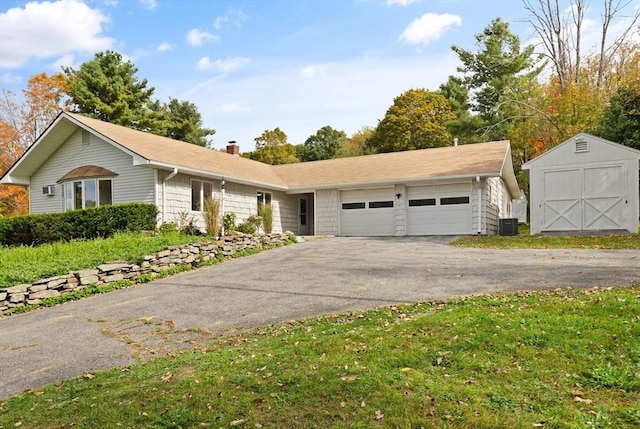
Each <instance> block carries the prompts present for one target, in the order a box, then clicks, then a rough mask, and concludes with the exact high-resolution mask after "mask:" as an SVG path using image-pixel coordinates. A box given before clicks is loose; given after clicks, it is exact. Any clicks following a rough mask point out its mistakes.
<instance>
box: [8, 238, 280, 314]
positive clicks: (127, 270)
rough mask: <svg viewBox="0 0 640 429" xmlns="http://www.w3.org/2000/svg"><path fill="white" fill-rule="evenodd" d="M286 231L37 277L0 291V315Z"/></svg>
mask: <svg viewBox="0 0 640 429" xmlns="http://www.w3.org/2000/svg"><path fill="white" fill-rule="evenodd" d="M290 236H291V235H290V234H269V235H248V234H242V233H235V234H234V235H231V236H228V237H222V238H221V239H220V240H218V241H209V242H202V243H194V244H187V245H182V246H170V247H167V248H166V249H164V250H162V251H160V252H157V253H154V254H151V255H147V256H145V257H144V261H143V262H142V263H141V264H140V265H137V264H130V263H121V262H113V263H108V264H102V265H99V266H97V267H96V268H92V269H86V270H79V271H72V272H70V273H68V274H66V275H62V276H56V277H50V278H47V279H41V280H38V281H36V282H34V283H28V284H22V285H17V286H12V287H9V288H6V289H4V290H0V314H4V313H6V312H7V311H8V310H10V309H12V308H14V307H22V306H25V305H27V304H40V303H41V302H42V300H43V299H45V298H51V297H54V296H60V295H63V294H65V293H70V292H73V291H76V290H79V289H82V288H84V287H86V286H88V285H104V284H107V283H111V282H115V281H118V280H129V281H132V282H136V280H137V279H138V278H139V277H140V276H142V275H144V274H149V273H151V274H154V273H159V272H161V271H165V270H168V269H169V268H171V267H174V266H177V265H191V266H197V265H199V264H200V263H201V262H207V261H210V260H212V259H216V258H219V257H220V255H221V256H223V257H229V256H231V255H233V254H234V253H236V252H241V251H243V250H247V249H257V248H259V249H263V248H270V247H275V246H281V245H283V244H284V243H285V242H286V241H287V240H288V239H289V237H290Z"/></svg>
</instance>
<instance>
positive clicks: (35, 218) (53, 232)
mask: <svg viewBox="0 0 640 429" xmlns="http://www.w3.org/2000/svg"><path fill="white" fill-rule="evenodd" d="M157 216H158V209H157V207H156V206H155V205H153V204H143V203H129V204H120V205H109V206H101V207H92V208H89V209H85V210H73V211H68V212H64V213H42V214H32V215H26V216H15V217H8V218H1V219H0V244H2V245H5V246H13V245H20V244H22V245H27V246H31V245H38V244H43V243H53V242H56V241H69V240H73V239H87V240H91V239H94V238H98V237H110V236H112V235H113V234H115V233H116V232H124V231H145V230H153V229H154V228H155V227H156V219H157Z"/></svg>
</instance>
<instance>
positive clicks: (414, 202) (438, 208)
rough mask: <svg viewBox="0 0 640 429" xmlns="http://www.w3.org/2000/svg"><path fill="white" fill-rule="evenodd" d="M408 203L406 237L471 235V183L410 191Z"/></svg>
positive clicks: (417, 187) (419, 187)
mask: <svg viewBox="0 0 640 429" xmlns="http://www.w3.org/2000/svg"><path fill="white" fill-rule="evenodd" d="M407 200H408V203H407V234H408V235H448V234H471V233H472V219H471V218H472V214H471V204H470V202H471V184H470V183H452V184H445V185H429V186H415V187H409V188H407ZM443 202H444V203H445V204H443Z"/></svg>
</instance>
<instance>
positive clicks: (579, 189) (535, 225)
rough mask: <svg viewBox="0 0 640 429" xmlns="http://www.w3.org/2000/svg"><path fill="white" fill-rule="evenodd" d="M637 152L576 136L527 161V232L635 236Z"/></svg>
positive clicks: (639, 154)
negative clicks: (528, 194) (627, 233)
mask: <svg viewBox="0 0 640 429" xmlns="http://www.w3.org/2000/svg"><path fill="white" fill-rule="evenodd" d="M639 160H640V151H637V150H635V149H632V148H629V147H626V146H622V145H619V144H617V143H613V142H610V141H607V140H604V139H600V138H598V137H594V136H592V135H589V134H578V135H577V136H575V137H573V138H571V139H569V140H567V141H566V142H564V143H561V144H560V145H558V146H556V147H555V148H554V149H552V150H550V151H548V152H546V153H545V154H543V155H541V156H539V157H537V158H535V159H533V160H532V161H529V162H528V163H526V164H525V165H524V166H523V169H525V170H529V171H530V174H529V176H530V190H531V233H532V234H537V233H541V232H568V233H575V232H580V231H624V230H626V231H629V232H638V215H639V213H638V207H639V204H638V198H639V197H638V161H639Z"/></svg>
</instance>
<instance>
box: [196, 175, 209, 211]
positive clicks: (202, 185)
mask: <svg viewBox="0 0 640 429" xmlns="http://www.w3.org/2000/svg"><path fill="white" fill-rule="evenodd" d="M212 197H213V183H211V182H205V181H202V180H195V179H192V180H191V210H193V211H197V212H199V211H202V208H203V207H204V200H205V199H207V198H212Z"/></svg>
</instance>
